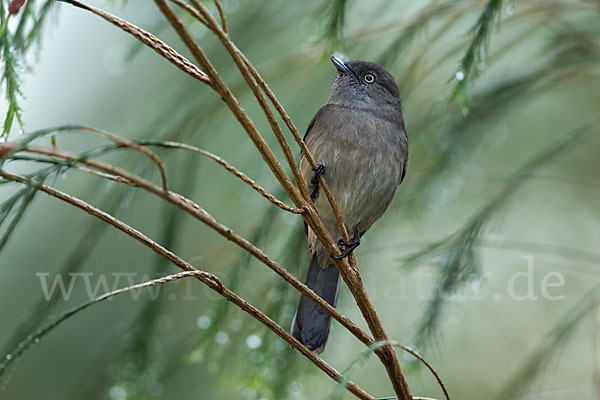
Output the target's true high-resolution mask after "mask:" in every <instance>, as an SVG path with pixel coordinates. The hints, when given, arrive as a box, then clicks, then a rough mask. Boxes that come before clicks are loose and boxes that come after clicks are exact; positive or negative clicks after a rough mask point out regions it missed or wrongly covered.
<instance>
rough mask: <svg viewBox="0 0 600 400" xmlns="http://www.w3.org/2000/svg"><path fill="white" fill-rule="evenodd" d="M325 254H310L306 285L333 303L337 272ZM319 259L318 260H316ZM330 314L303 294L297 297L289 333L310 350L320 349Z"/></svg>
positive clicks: (335, 292) (337, 278)
mask: <svg viewBox="0 0 600 400" xmlns="http://www.w3.org/2000/svg"><path fill="white" fill-rule="evenodd" d="M324 258H325V257H318V256H317V254H313V255H312V256H311V258H310V264H309V266H308V274H307V276H306V285H307V286H308V287H309V288H311V289H312V290H313V291H314V292H315V293H316V294H318V295H319V296H321V297H322V298H323V300H325V301H326V302H328V303H329V304H331V305H332V306H333V307H335V305H336V302H337V295H338V289H339V281H340V275H339V272H338V270H337V268H336V267H335V265H334V264H333V263H332V262H331V261H330V260H329V259H328V258H327V259H326V260H325V263H327V265H320V264H324V262H323V259H324ZM319 259H320V261H319ZM330 324H331V317H330V316H329V315H328V314H327V313H326V312H325V311H323V310H322V309H321V307H319V306H318V305H316V304H315V303H313V302H312V300H310V299H308V298H307V297H305V296H302V297H301V298H300V303H299V304H298V308H297V309H296V315H295V316H294V321H293V322H292V335H293V336H294V337H295V338H296V339H298V340H299V341H300V342H302V344H304V345H305V346H306V347H308V348H309V349H310V350H312V351H314V352H316V353H321V352H322V351H323V349H324V348H325V343H327V338H328V337H329V326H330Z"/></svg>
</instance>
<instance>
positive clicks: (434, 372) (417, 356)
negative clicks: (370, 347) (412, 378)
mask: <svg viewBox="0 0 600 400" xmlns="http://www.w3.org/2000/svg"><path fill="white" fill-rule="evenodd" d="M391 344H392V346H396V347H400V348H401V349H402V350H404V351H406V352H407V353H409V354H410V355H412V356H413V357H415V358H416V359H417V360H419V361H421V363H423V365H425V366H426V367H427V369H429V371H431V373H432V374H433V376H434V377H435V380H436V381H437V383H438V385H440V388H441V389H442V392H444V397H446V400H450V395H449V394H448V390H446V386H445V385H444V382H443V381H442V378H440V376H439V375H438V373H437V372H436V370H435V369H434V368H433V367H432V366H431V365H430V364H429V363H428V362H427V361H426V360H425V359H424V358H423V357H421V355H420V354H419V353H417V352H416V351H414V350H413V349H411V348H410V347H406V346H403V345H401V344H399V343H394V342H392V343H391ZM422 398H423V399H425V397H422ZM417 399H418V397H413V400H417Z"/></svg>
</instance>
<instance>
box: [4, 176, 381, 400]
mask: <svg viewBox="0 0 600 400" xmlns="http://www.w3.org/2000/svg"><path fill="white" fill-rule="evenodd" d="M0 176H1V177H3V178H4V179H7V180H10V181H14V182H19V183H22V184H25V185H28V186H31V187H35V188H36V189H38V190H40V191H42V192H44V193H46V194H49V195H50V196H52V197H55V198H57V199H59V200H62V201H64V202H66V203H69V204H71V205H73V206H75V207H77V208H79V209H81V210H83V211H85V212H87V213H88V214H90V215H92V216H94V217H96V218H99V219H100V220H102V221H104V222H106V223H108V224H110V225H112V226H114V227H115V228H117V229H119V230H120V231H122V232H124V233H125V234H127V235H128V236H130V237H132V238H134V239H136V240H137V241H139V242H140V243H142V244H143V245H145V246H146V247H148V248H150V249H151V250H153V251H154V252H155V253H157V254H159V255H161V256H162V257H164V258H165V259H167V260H169V261H170V262H171V263H173V264H174V265H175V266H177V267H179V268H181V269H183V270H184V271H195V272H196V271H197V273H200V272H201V271H199V270H197V269H196V268H194V267H193V266H192V265H191V264H189V263H187V262H186V261H184V260H183V259H182V258H180V257H179V256H178V255H176V254H175V253H173V252H171V251H169V250H167V249H166V248H164V247H163V246H161V245H160V244H158V243H156V242H155V241H153V240H152V239H150V238H149V237H148V236H146V235H144V234H143V233H141V232H140V231H138V230H136V229H134V228H132V227H131V226H129V225H127V224H125V223H124V222H122V221H121V220H119V219H117V218H115V217H113V216H112V215H110V214H108V213H106V212H104V211H102V210H100V209H99V208H97V207H95V206H92V205H90V204H88V203H86V202H85V201H83V200H81V199H79V198H77V197H74V196H71V195H69V194H67V193H65V192H62V191H60V190H58V189H55V188H53V187H51V186H48V185H45V184H40V183H38V182H35V181H32V180H31V179H27V178H25V177H23V176H20V175H16V174H12V173H8V172H6V171H3V170H0ZM196 278H197V279H198V280H199V281H201V282H202V283H204V284H205V285H207V286H208V287H209V288H211V289H212V290H214V291H215V292H217V293H219V294H220V295H221V296H223V297H224V298H225V299H227V300H228V301H230V302H232V303H233V304H235V305H236V306H238V307H239V308H240V309H241V310H243V311H245V312H246V313H248V314H250V315H251V316H252V317H253V318H255V319H256V320H258V321H259V322H261V323H262V324H263V325H265V326H266V327H267V328H269V329H270V330H271V331H272V332H274V333H275V334H276V335H277V336H279V337H280V338H282V339H283V340H285V341H286V342H288V343H289V344H290V345H291V346H293V347H294V348H295V349H296V350H298V351H299V352H300V353H302V355H304V356H305V357H306V358H308V359H309V360H310V361H311V362H312V363H313V364H315V365H316V366H317V367H319V368H320V369H321V370H322V371H323V372H325V373H326V374H327V375H328V376H330V377H331V378H332V379H334V380H335V381H336V382H344V381H345V379H344V377H343V376H342V375H341V374H340V373H339V372H338V371H337V370H335V369H334V368H332V367H331V366H330V365H329V364H327V363H326V362H325V361H323V359H321V358H320V357H319V356H317V355H316V354H315V353H313V352H312V351H310V350H308V348H306V347H305V346H304V345H303V344H302V343H300V342H299V341H298V340H297V339H296V338H294V337H293V336H292V335H290V334H289V333H288V332H286V331H285V329H283V328H282V327H281V326H280V325H278V324H277V323H276V322H275V321H273V320H272V319H270V318H269V317H268V316H267V315H265V314H264V313H263V312H261V311H260V310H259V309H257V308H256V307H254V306H253V305H251V304H250V303H248V302H247V301H246V300H244V299H242V298H241V297H239V296H238V295H237V294H235V293H234V292H232V291H231V290H229V289H227V288H226V287H225V286H224V285H223V284H222V283H221V281H220V280H219V279H218V278H217V277H216V276H215V275H213V274H209V273H204V274H197V275H196ZM347 388H348V390H349V391H350V392H351V393H352V394H354V395H355V396H356V397H358V398H359V399H366V400H373V397H372V396H370V395H369V394H368V393H366V392H365V391H363V390H362V389H361V388H359V387H358V386H357V385H356V384H355V383H352V382H350V383H348V385H347Z"/></svg>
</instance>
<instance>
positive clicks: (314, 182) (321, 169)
mask: <svg viewBox="0 0 600 400" xmlns="http://www.w3.org/2000/svg"><path fill="white" fill-rule="evenodd" d="M313 171H315V174H314V175H313V177H312V178H311V179H310V185H311V187H312V190H311V192H310V198H311V199H312V200H314V199H315V198H316V197H317V195H318V194H319V177H320V176H321V175H323V174H324V173H325V164H321V163H319V164H317V165H315V167H314V168H313Z"/></svg>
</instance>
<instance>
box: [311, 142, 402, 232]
mask: <svg viewBox="0 0 600 400" xmlns="http://www.w3.org/2000/svg"><path fill="white" fill-rule="evenodd" d="M332 147H333V148H331V147H330V149H329V151H328V152H320V151H317V154H316V158H317V160H319V162H322V163H323V164H324V165H325V168H326V172H325V179H326V181H327V183H328V185H329V186H330V188H331V191H332V194H333V196H334V198H335V200H336V202H337V203H338V206H339V208H340V213H341V214H342V217H343V219H344V223H345V224H346V226H347V227H348V229H349V230H351V231H352V230H354V228H355V227H357V228H358V230H359V232H361V233H362V232H365V231H366V230H367V229H369V227H370V226H371V225H372V224H373V223H374V222H375V221H376V220H377V219H379V217H381V215H382V214H383V213H384V211H385V210H386V209H387V207H388V206H389V204H390V202H391V201H392V198H393V196H394V192H395V191H396V188H397V186H398V184H399V183H400V176H401V173H402V160H401V159H400V154H399V149H396V148H394V147H390V146H388V147H381V146H376V145H373V146H365V145H364V143H363V145H362V146H360V145H356V143H353V144H351V145H347V146H332ZM331 150H333V151H331ZM315 206H316V207H317V210H318V211H319V214H320V215H321V216H322V217H324V219H329V220H331V221H333V216H332V215H331V212H330V209H329V203H328V202H327V199H326V197H325V196H324V195H323V194H322V193H320V194H319V196H318V198H317V199H316V201H315ZM328 225H330V224H328Z"/></svg>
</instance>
